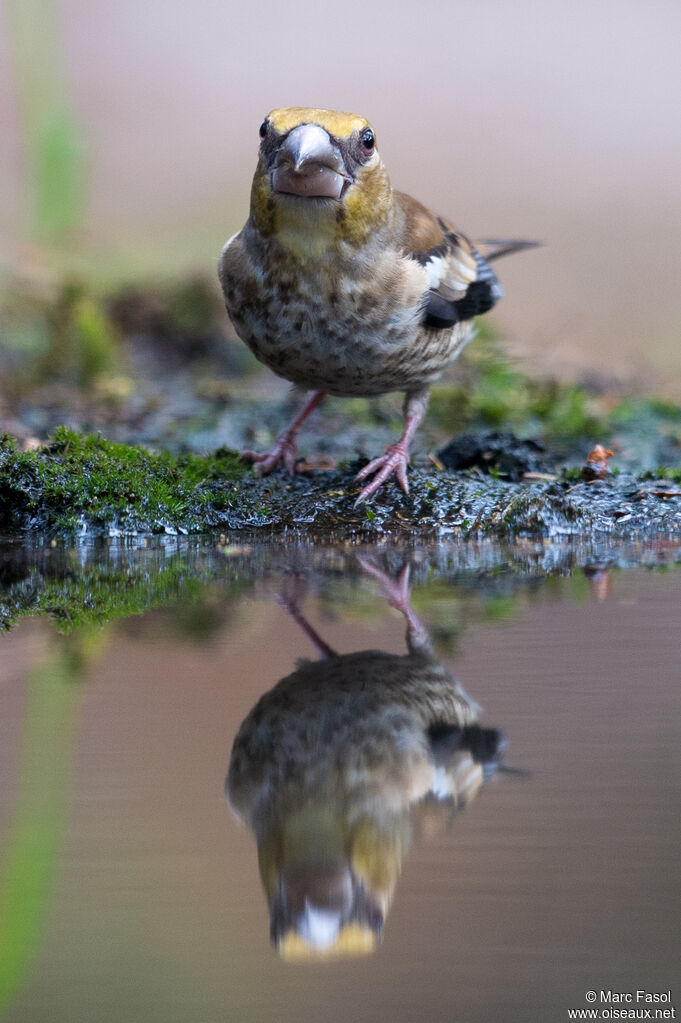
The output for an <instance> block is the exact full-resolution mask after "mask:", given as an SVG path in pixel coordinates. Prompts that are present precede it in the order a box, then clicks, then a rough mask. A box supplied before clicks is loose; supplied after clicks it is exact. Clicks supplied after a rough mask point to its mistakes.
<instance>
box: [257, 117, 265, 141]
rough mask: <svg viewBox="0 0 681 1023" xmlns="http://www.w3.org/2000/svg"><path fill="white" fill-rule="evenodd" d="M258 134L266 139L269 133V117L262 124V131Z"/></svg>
mask: <svg viewBox="0 0 681 1023" xmlns="http://www.w3.org/2000/svg"><path fill="white" fill-rule="evenodd" d="M258 134H259V135H260V138H261V139H264V138H265V135H267V119H265V120H264V121H263V122H262V124H261V125H260V131H259V133H258Z"/></svg>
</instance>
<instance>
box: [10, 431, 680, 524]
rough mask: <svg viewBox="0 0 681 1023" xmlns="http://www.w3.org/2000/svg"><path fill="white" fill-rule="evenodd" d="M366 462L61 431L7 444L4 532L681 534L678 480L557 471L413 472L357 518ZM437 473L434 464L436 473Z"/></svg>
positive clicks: (665, 473)
mask: <svg viewBox="0 0 681 1023" xmlns="http://www.w3.org/2000/svg"><path fill="white" fill-rule="evenodd" d="M360 464H361V462H360V461H355V462H353V463H349V464H347V465H345V466H341V467H340V468H338V469H331V470H313V471H309V472H304V473H301V474H299V475H297V476H296V477H294V478H293V479H291V478H289V477H287V476H285V475H284V474H283V473H282V474H279V473H278V474H274V475H272V476H269V477H267V478H266V479H262V480H259V479H257V478H256V477H255V476H254V475H253V473H252V471H251V470H250V469H249V468H247V467H246V466H244V465H243V463H241V462H240V461H239V459H238V455H237V454H236V453H235V452H233V451H229V450H226V449H224V448H222V449H219V450H217V451H215V452H214V453H213V454H211V455H207V456H200V455H194V454H180V455H177V456H175V455H171V454H169V453H167V452H164V453H153V452H151V451H147V450H146V449H144V448H142V447H138V446H127V445H124V444H119V443H114V442H111V441H107V440H105V439H103V438H101V437H98V436H92V435H83V434H80V433H78V432H76V431H74V430H68V429H65V428H60V429H58V430H57V431H56V432H55V433H54V435H53V436H52V437H51V438H50V440H49V441H48V442H47V443H46V444H45V445H44V446H42V447H40V448H38V449H36V450H27V451H20V450H18V447H17V445H16V443H15V442H14V441H13V440H12V439H11V438H10V437H4V438H3V439H2V441H1V443H0V531H1V532H3V533H4V534H5V535H14V536H17V535H22V536H23V537H24V538H30V539H31V540H32V541H36V540H38V541H39V542H40V541H42V542H49V541H50V540H53V539H54V538H57V537H60V536H67V535H73V534H76V533H87V534H89V535H100V536H101V535H104V536H140V535H143V534H153V533H187V534H188V533H193V534H198V533H206V532H210V531H223V532H232V533H233V532H235V531H236V532H242V533H259V534H261V535H268V534H269V535H271V534H284V535H290V536H297V537H306V536H309V537H311V538H326V539H329V538H331V539H346V538H352V537H361V538H367V539H370V538H376V537H380V536H392V537H394V536H398V535H404V536H414V537H432V538H443V537H447V536H463V537H483V536H497V537H511V536H525V537H533V538H542V537H555V536H565V535H571V536H576V537H588V536H592V535H596V534H599V535H604V534H605V535H610V536H618V537H623V536H626V537H632V536H634V537H636V536H643V535H659V534H660V533H664V534H667V535H670V536H679V537H681V470H676V469H665V468H662V469H660V470H658V471H654V472H646V473H638V474H635V473H631V472H619V473H618V472H614V473H612V474H610V475H609V476H608V478H607V479H604V480H595V481H591V482H586V481H584V480H582V479H581V477H580V474H579V471H578V470H576V469H574V468H573V469H570V468H567V467H566V466H562V467H561V466H558V467H557V468H555V469H554V471H552V472H534V473H532V472H530V473H527V474H525V476H521V478H520V481H519V482H511V481H510V480H509V479H505V478H503V473H501V472H498V471H497V472H495V466H494V464H492V465H491V466H488V467H487V468H488V469H491V470H492V471H491V473H490V472H488V473H486V474H483V473H482V472H481V471H480V469H479V467H477V466H474V467H473V468H470V469H467V470H465V471H462V472H452V471H448V470H446V469H440V468H436V467H435V466H434V465H432V464H430V463H427V464H424V465H422V466H415V467H413V468H411V469H410V485H411V493H410V495H409V496H405V495H404V494H402V493H401V491H400V490H399V489H398V488H397V487H396V486H395V485H394V484H393V483H389V484H388V485H386V486H384V487H383V488H382V490H381V492H380V493H379V494H378V495H376V497H375V499H374V500H373V501H372V502H371V503H370V504H368V505H361V506H359V508H355V506H354V502H355V500H356V497H357V494H358V492H359V487H358V485H357V484H356V483H355V482H354V476H355V473H356V472H357V469H358V468H359V466H360ZM428 466H429V467H428Z"/></svg>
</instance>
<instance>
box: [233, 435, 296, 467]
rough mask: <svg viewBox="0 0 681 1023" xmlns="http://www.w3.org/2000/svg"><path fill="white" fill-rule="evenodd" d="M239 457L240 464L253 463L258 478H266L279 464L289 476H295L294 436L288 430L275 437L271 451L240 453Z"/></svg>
mask: <svg viewBox="0 0 681 1023" xmlns="http://www.w3.org/2000/svg"><path fill="white" fill-rule="evenodd" d="M240 457H241V460H242V462H253V464H254V465H255V471H256V472H257V474H258V476H267V474H268V473H270V472H272V470H273V469H276V467H277V466H278V465H279V463H280V462H281V463H282V464H283V466H284V468H285V469H286V470H287V471H288V472H289V473H290V475H291V476H295V472H296V459H297V458H298V446H297V444H296V435H295V433H291V431H290V430H284V432H283V433H280V434H279V436H278V437H277V439H276V441H275V442H274V447H273V448H272V450H271V451H265V452H262V453H259V452H257V451H242V452H241V456H240Z"/></svg>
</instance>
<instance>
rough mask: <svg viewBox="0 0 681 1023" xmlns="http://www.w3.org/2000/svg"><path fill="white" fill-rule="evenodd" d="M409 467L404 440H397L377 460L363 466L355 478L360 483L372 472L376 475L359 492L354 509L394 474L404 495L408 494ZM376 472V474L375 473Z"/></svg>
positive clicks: (407, 451)
mask: <svg viewBox="0 0 681 1023" xmlns="http://www.w3.org/2000/svg"><path fill="white" fill-rule="evenodd" d="M408 465H409V449H408V447H407V444H406V443H405V441H404V440H398V442H397V443H396V444H391V445H390V447H389V448H388V450H387V451H386V453H385V454H384V455H381V456H380V457H379V458H374V459H373V460H372V461H371V462H369V464H368V465H365V466H364V468H363V469H360V471H359V472H358V473H357V475H356V476H355V479H356V480H358V481H359V482H361V481H362V480H365V479H366V478H367V476H371V474H372V473H373V472H375V473H376V475H375V476H374V478H373V479H372V481H371V483H368V484H367V485H366V487H363V488H362V490H361V491H360V494H359V497H358V498H357V500H356V501H355V508H356V507H357V505H359V504H362V502H363V501H366V499H367V498H368V497H371V495H372V494H375V493H376V491H377V490H378V488H379V487H380V486H381V484H382V483H385V481H386V480H387V479H389V478H390V476H392V475H393V473H394V474H395V476H396V477H397V482H398V483H399V485H400V486H401V488H402V490H403V491H404V492H405V494H408V493H409V483H408V482H407V466H408ZM377 470H378V472H377Z"/></svg>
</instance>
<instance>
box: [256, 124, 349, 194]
mask: <svg viewBox="0 0 681 1023" xmlns="http://www.w3.org/2000/svg"><path fill="white" fill-rule="evenodd" d="M349 180H350V178H349V176H348V173H347V170H346V168H345V164H344V163H343V158H342V156H341V154H340V152H339V151H338V148H337V147H336V146H335V145H334V144H333V142H332V141H331V139H330V138H329V136H328V134H327V132H325V131H324V129H323V128H320V126H319V125H318V124H300V125H298V127H297V128H294V129H293V131H292V132H290V133H289V134H288V135H287V136H286V139H285V140H284V142H283V144H282V146H281V148H280V150H279V152H278V154H277V162H276V164H275V167H274V171H273V172H272V190H273V191H274V192H278V193H280V194H284V195H298V196H307V197H311V198H325V199H340V197H341V193H342V191H343V186H344V184H345V182H346V181H349Z"/></svg>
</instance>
